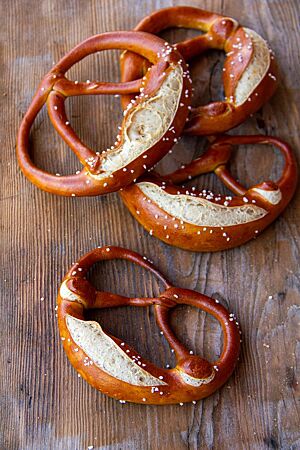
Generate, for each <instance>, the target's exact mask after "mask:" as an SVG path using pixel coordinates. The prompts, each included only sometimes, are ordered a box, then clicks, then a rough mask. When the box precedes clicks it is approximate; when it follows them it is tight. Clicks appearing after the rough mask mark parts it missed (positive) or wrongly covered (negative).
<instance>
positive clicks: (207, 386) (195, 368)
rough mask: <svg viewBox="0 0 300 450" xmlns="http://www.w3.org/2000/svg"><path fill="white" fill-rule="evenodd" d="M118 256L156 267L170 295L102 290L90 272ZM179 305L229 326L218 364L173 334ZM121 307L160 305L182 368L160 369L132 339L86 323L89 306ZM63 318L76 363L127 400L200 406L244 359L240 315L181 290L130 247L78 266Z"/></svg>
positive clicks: (69, 278) (99, 385)
mask: <svg viewBox="0 0 300 450" xmlns="http://www.w3.org/2000/svg"><path fill="white" fill-rule="evenodd" d="M111 259H125V260H127V261H130V262H133V263H135V264H138V265H140V266H142V267H144V268H145V269H148V270H150V272H152V273H153V274H154V275H155V276H157V277H158V278H159V280H160V281H161V282H162V283H163V284H164V286H165V291H164V292H162V293H161V294H160V295H159V296H158V297H156V298H128V297H124V296H122V295H116V294H112V293H110V292H99V291H96V290H95V288H94V287H93V286H92V285H91V284H90V283H89V281H87V279H86V275H87V271H88V270H89V268H90V267H91V266H92V265H93V264H94V263H96V262H97V261H102V260H111ZM178 304H185V305H190V306H195V307H196V308H199V309H201V310H203V311H205V312H207V313H209V314H212V315H213V316H214V317H215V318H216V319H217V320H218V321H219V323H220V324H221V326H222V330H223V336H224V344H223V351H222V354H221V356H220V358H219V359H218V360H217V361H216V362H213V363H209V362H208V361H206V360H205V359H203V358H201V357H200V356H196V355H193V352H192V351H189V350H188V349H187V348H186V347H185V346H184V345H183V344H182V343H181V342H180V341H179V340H178V339H177V338H176V336H175V335H174V334H173V331H172V329H171V328H170V325H169V314H170V312H171V310H172V309H173V308H174V307H175V306H176V305H178ZM116 306H141V307H146V306H154V311H155V315H156V321H157V324H158V326H159V327H160V329H161V334H164V336H165V338H166V339H167V341H168V342H169V344H170V346H171V347H172V351H173V352H175V356H176V361H177V362H176V367H175V368H172V369H163V368H159V367H157V366H155V365H154V364H152V363H151V362H149V361H147V360H146V359H144V358H143V357H141V356H140V355H139V354H138V353H137V352H136V351H135V350H134V349H133V348H131V347H129V346H128V345H127V344H126V343H125V342H123V341H122V340H120V339H118V338H116V337H114V336H112V335H109V334H107V333H106V332H105V331H104V330H103V329H102V327H101V326H100V325H99V324H98V323H97V322H95V321H86V320H85V318H84V313H85V311H86V310H88V309H94V308H112V307H116ZM57 313H58V326H59V332H60V336H61V340H62V342H63V346H64V350H65V352H66V354H67V356H68V358H69V360H70V362H71V364H72V365H73V366H74V368H75V369H76V370H77V372H78V373H79V375H80V376H81V377H83V378H84V379H85V380H86V381H87V382H88V383H90V384H91V385H92V386H93V387H95V388H96V389H98V390H99V391H101V392H103V393H104V394H107V395H109V396H111V397H114V398H116V399H119V400H120V402H121V403H125V401H129V402H135V403H145V404H157V405H163V404H168V403H169V404H171V403H180V404H183V402H191V401H193V402H195V401H196V400H199V399H201V398H204V397H207V396H208V395H210V394H212V393H213V392H215V391H216V390H217V389H218V388H220V387H221V386H222V385H223V384H224V383H225V382H226V381H227V379H228V378H229V377H230V375H231V373H232V372H233V369H234V367H235V364H236V362H237V359H238V354H239V347H240V332H239V327H238V323H237V322H236V318H235V316H234V314H233V313H231V314H229V312H228V311H227V310H226V309H225V308H224V307H223V306H221V305H220V304H219V302H218V301H217V300H213V299H212V298H209V297H206V296H205V295H203V294H199V293H198V292H195V291H191V290H187V289H180V288H177V287H173V286H172V285H171V284H170V282H169V281H168V280H166V279H165V278H164V277H163V275H162V274H160V272H159V271H158V270H157V269H156V268H155V267H154V265H153V264H152V263H151V262H150V261H149V260H148V259H147V258H146V257H142V256H140V255H139V254H138V253H135V252H133V251H130V250H127V249H124V248H120V247H102V248H100V247H98V248H96V249H95V250H93V251H91V252H90V253H87V254H86V255H84V256H83V257H82V258H81V259H80V260H79V261H78V262H76V263H75V264H74V265H73V266H72V267H71V269H70V270H69V272H68V273H67V275H66V277H65V278H64V281H63V283H62V285H61V286H60V289H59V293H58V297H57Z"/></svg>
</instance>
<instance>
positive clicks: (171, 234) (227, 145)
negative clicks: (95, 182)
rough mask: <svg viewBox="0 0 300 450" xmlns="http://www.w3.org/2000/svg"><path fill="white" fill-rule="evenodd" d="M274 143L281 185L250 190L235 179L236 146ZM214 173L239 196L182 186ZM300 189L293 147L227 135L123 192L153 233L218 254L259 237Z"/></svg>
mask: <svg viewBox="0 0 300 450" xmlns="http://www.w3.org/2000/svg"><path fill="white" fill-rule="evenodd" d="M256 143H260V144H272V145H275V146H276V147H277V148H278V149H279V150H280V151H281V153H282V155H283V157H284V160H285V166H284V170H283V174H282V176H281V178H280V179H279V180H278V181H277V182H276V183H274V182H272V181H266V182H263V183H260V184H259V185H256V186H253V187H251V188H249V189H246V188H244V187H243V186H242V185H241V184H239V183H238V182H237V181H236V180H234V179H233V177H232V176H231V175H230V172H229V171H228V169H227V168H226V164H227V162H228V161H229V159H230V155H231V152H232V146H233V145H244V144H256ZM207 172H215V174H216V175H217V176H218V177H219V178H220V179H221V181H222V182H223V183H224V184H225V185H226V186H227V187H228V188H229V189H230V190H231V191H232V192H233V193H234V194H236V196H233V197H232V196H221V195H214V194H213V193H212V192H210V191H207V190H205V189H204V190H203V191H202V192H199V191H197V190H196V189H195V188H184V187H181V186H180V187H178V186H176V184H181V183H183V182H185V181H188V180H190V179H191V178H193V177H195V176H197V175H200V174H203V173H207ZM296 185H297V165H296V161H295V157H294V155H293V152H292V150H291V148H290V147H289V145H288V144H286V143H285V142H283V141H281V140H279V139H277V138H274V137H270V136H222V137H219V138H217V139H216V140H215V142H214V143H213V144H212V145H211V146H210V148H209V149H208V150H207V151H206V152H205V153H204V155H203V156H201V157H200V158H198V159H196V160H194V161H192V163H190V164H189V165H187V166H185V167H184V168H182V169H179V170H177V171H176V172H174V173H173V174H170V175H167V176H165V177H159V176H158V175H152V176H146V177H142V178H141V179H140V180H139V181H138V182H137V183H136V184H132V185H131V186H128V187H127V188H126V189H124V190H122V192H121V193H120V195H121V197H122V199H123V201H124V203H125V205H126V206H127V208H128V209H129V210H130V212H131V213H132V214H133V216H134V217H135V218H136V219H137V220H138V221H139V223H140V224H141V225H142V226H143V227H144V228H145V229H146V230H147V231H149V233H150V235H153V236H155V237H157V238H158V239H160V240H162V241H164V242H166V243H168V244H170V245H174V246H176V247H180V248H182V249H186V250H191V251H219V250H226V249H229V248H233V247H236V246H239V245H241V244H244V243H245V242H247V241H248V240H250V239H252V238H255V237H257V235H258V234H259V233H261V232H262V231H263V230H264V229H265V228H266V227H267V226H268V225H269V224H270V223H272V222H273V221H274V220H275V219H276V217H277V216H278V215H279V214H280V213H281V212H282V211H283V210H284V208H285V207H286V206H287V205H288V203H289V202H290V200H291V198H292V196H293V194H294V192H295V188H296Z"/></svg>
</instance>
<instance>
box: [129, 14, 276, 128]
mask: <svg viewBox="0 0 300 450" xmlns="http://www.w3.org/2000/svg"><path fill="white" fill-rule="evenodd" d="M172 27H182V28H194V29H198V30H200V31H202V32H204V34H201V35H200V36H197V37H195V38H193V39H189V40H186V41H183V42H179V43H177V44H176V45H175V47H176V48H177V49H178V50H179V52H180V53H181V54H182V55H183V57H184V58H185V60H186V61H187V62H188V61H190V60H191V59H192V58H194V57H195V56H198V55H200V54H202V53H203V52H205V51H208V50H211V49H219V50H224V51H225V52H226V55H227V58H226V60H225V64H224V69H223V83H224V91H225V99H224V101H219V102H212V103H209V104H207V105H205V106H199V107H197V108H194V109H192V112H191V114H190V116H189V121H188V122H187V124H186V127H185V130H184V132H185V133H187V134H192V135H210V134H219V133H224V132H225V131H228V130H230V129H231V128H234V127H236V126H237V125H239V124H241V123H242V122H243V121H245V119H246V118H247V117H248V116H249V115H250V114H253V113H255V112H256V111H257V110H259V109H260V108H261V107H262V106H263V105H264V104H265V103H266V102H267V101H268V100H269V99H270V97H271V96H272V95H273V93H274V91H275V89H276V87H277V84H278V82H277V79H278V71H277V66H276V63H275V59H274V55H273V54H272V51H271V50H270V61H269V66H268V69H267V70H266V72H265V74H262V76H261V78H260V81H259V83H258V84H257V85H256V86H254V87H253V89H251V90H250V92H249V95H248V96H247V98H246V99H245V101H243V102H242V103H241V104H238V103H237V98H236V96H235V91H236V89H237V86H238V84H239V82H240V81H241V78H242V76H243V74H245V71H246V69H247V68H249V67H250V65H251V61H252V58H253V56H254V47H255V46H254V45H253V41H252V39H251V36H250V35H249V33H248V32H247V31H250V32H252V30H247V29H245V28H243V27H241V26H240V25H239V24H238V22H237V21H236V20H234V19H232V18H230V17H226V16H221V15H219V14H215V13H211V12H208V11H204V10H202V9H198V8H193V7H188V6H176V7H170V8H165V9H161V10H158V11H155V12H153V13H152V14H150V15H149V16H148V17H145V18H144V19H143V20H142V21H141V22H140V23H139V24H138V25H137V26H136V27H135V30H136V31H147V32H149V33H154V34H157V33H159V32H161V31H162V30H165V29H167V28H172ZM259 38H260V37H259ZM260 39H261V38H260ZM262 41H263V40H262ZM261 59H262V60H263V59H265V58H261ZM148 67H149V63H148V62H147V61H145V59H144V58H142V57H141V56H139V55H136V54H134V53H132V52H128V51H126V52H124V53H123V54H122V57H121V75H122V81H124V82H128V81H132V80H135V79H136V78H140V77H141V76H143V74H144V73H145V69H147V68H148ZM246 78H247V77H246ZM250 78H251V77H250ZM248 81H249V80H248ZM246 82H247V80H242V84H244V85H245V83H246ZM130 99H131V96H129V95H124V96H123V99H122V105H123V107H126V105H127V104H128V102H129V101H130Z"/></svg>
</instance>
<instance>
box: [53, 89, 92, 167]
mask: <svg viewBox="0 0 300 450" xmlns="http://www.w3.org/2000/svg"><path fill="white" fill-rule="evenodd" d="M47 107H48V113H49V117H50V120H51V122H52V124H53V126H54V128H55V129H56V131H57V132H58V133H59V135H60V136H61V137H62V139H63V140H64V141H65V142H66V144H67V145H68V146H69V147H70V148H71V149H72V150H73V152H74V153H75V155H76V156H77V157H78V159H79V161H80V162H81V164H82V165H83V166H87V167H88V168H89V170H90V171H91V172H92V171H94V172H96V171H97V168H98V165H99V162H100V159H99V157H98V156H97V155H96V153H95V152H94V151H93V150H91V149H89V148H88V147H86V146H85V145H84V144H83V142H82V141H81V140H80V139H79V137H78V136H77V134H76V133H75V131H74V129H73V128H72V126H71V125H70V122H69V119H68V117H67V115H66V110H65V97H63V96H62V95H61V94H59V93H58V92H55V91H53V92H51V93H50V95H49V96H48V99H47Z"/></svg>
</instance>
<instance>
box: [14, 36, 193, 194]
mask: <svg viewBox="0 0 300 450" xmlns="http://www.w3.org/2000/svg"><path fill="white" fill-rule="evenodd" d="M106 49H129V50H132V51H134V52H136V53H138V54H140V55H142V56H143V57H144V58H146V59H147V60H148V61H149V62H151V64H153V66H152V67H151V70H150V69H149V71H148V72H147V74H146V75H145V77H143V79H142V80H137V81H133V82H129V83H99V82H89V81H87V82H86V83H78V82H76V81H75V82H73V81H70V80H68V79H67V78H66V77H65V73H66V72H67V71H68V70H69V69H70V68H71V67H72V66H73V65H74V64H75V63H77V62H78V61H80V60H81V59H83V58H85V57H86V56H87V55H90V54H92V53H96V52H100V51H102V50H106ZM190 84H191V81H190V78H189V75H188V71H187V68H186V66H185V63H184V61H183V60H182V57H181V55H180V54H179V53H178V52H177V51H176V50H174V49H173V48H171V47H170V46H169V45H168V44H167V43H165V42H164V41H163V40H162V39H160V38H157V37H156V36H153V35H150V34H148V33H137V32H132V31H129V32H113V33H104V34H101V35H97V36H93V37H91V38H89V39H87V40H85V41H83V42H82V43H80V44H79V45H77V47H75V48H74V49H73V50H71V51H70V52H69V53H68V54H67V55H66V56H64V57H63V58H62V59H61V60H60V61H59V62H58V63H57V64H56V65H55V66H54V67H53V68H52V69H51V70H50V72H49V73H48V74H47V75H46V76H45V77H44V79H43V80H42V82H41V84H40V85H39V87H38V90H37V92H36V94H35V96H34V98H33V100H32V103H31V105H30V107H29V109H28V111H27V113H26V114H25V116H24V119H23V121H22V123H21V126H20V130H19V134H18V143H17V155H18V160H19V164H20V166H21V169H22V171H23V172H24V174H25V175H26V176H27V177H28V178H29V180H30V181H31V182H32V183H34V184H36V185H37V186H38V187H39V188H41V189H44V190H46V191H48V192H52V193H55V194H59V195H67V196H71V195H72V196H75V195H79V196H84V195H99V194H107V193H109V192H112V191H116V190H118V189H120V188H121V187H123V186H126V185H128V184H130V183H131V182H132V181H133V180H134V179H136V178H137V177H138V176H140V175H141V174H142V173H143V172H145V170H147V169H149V168H151V167H152V166H153V165H154V164H155V163H156V162H157V161H159V160H160V159H161V158H162V157H163V156H164V155H165V154H166V153H167V152H168V150H169V149H170V148H171V147H172V145H173V144H174V142H176V140H177V138H178V137H179V136H180V134H181V131H182V129H183V127H184V124H185V121H186V117H187V113H188V107H189V104H190V90H191V86H190ZM133 92H135V93H139V96H138V97H137V98H136V99H135V100H132V102H131V103H130V104H129V105H128V106H127V108H126V111H125V112H124V116H125V117H124V120H123V123H122V127H121V131H120V133H119V135H118V136H117V141H116V142H115V144H114V146H113V147H111V149H108V150H107V151H104V152H102V154H100V153H99V152H97V153H95V152H93V151H92V150H91V149H89V148H88V147H86V146H85V145H84V144H83V143H82V142H81V140H80V139H79V137H78V136H77V135H76V133H75V131H74V130H73V128H72V127H71V125H70V122H69V120H68V118H67V116H66V112H65V108H64V102H65V99H66V98H67V97H70V96H74V95H88V94H92V95H95V94H97V95H98V94H111V93H114V94H116V93H117V94H124V93H133ZM46 102H47V106H48V112H49V115H50V119H51V121H52V123H53V125H54V127H55V128H56V130H57V131H58V133H59V134H60V135H61V137H62V138H63V139H64V141H65V142H66V143H67V144H68V145H69V147H70V148H71V149H72V150H73V151H74V152H75V154H76V156H77V157H78V158H79V160H80V162H81V163H82V164H83V166H84V168H83V170H82V171H81V172H79V173H76V174H75V175H70V176H55V175H52V174H50V173H47V172H45V171H43V170H41V169H39V168H37V167H36V166H35V165H34V164H33V162H32V161H31V159H30V156H29V133H30V129H31V126H32V124H33V122H34V120H35V117H36V115H37V114H38V112H39V111H40V109H41V108H42V106H43V105H44V104H45V103H46Z"/></svg>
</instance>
